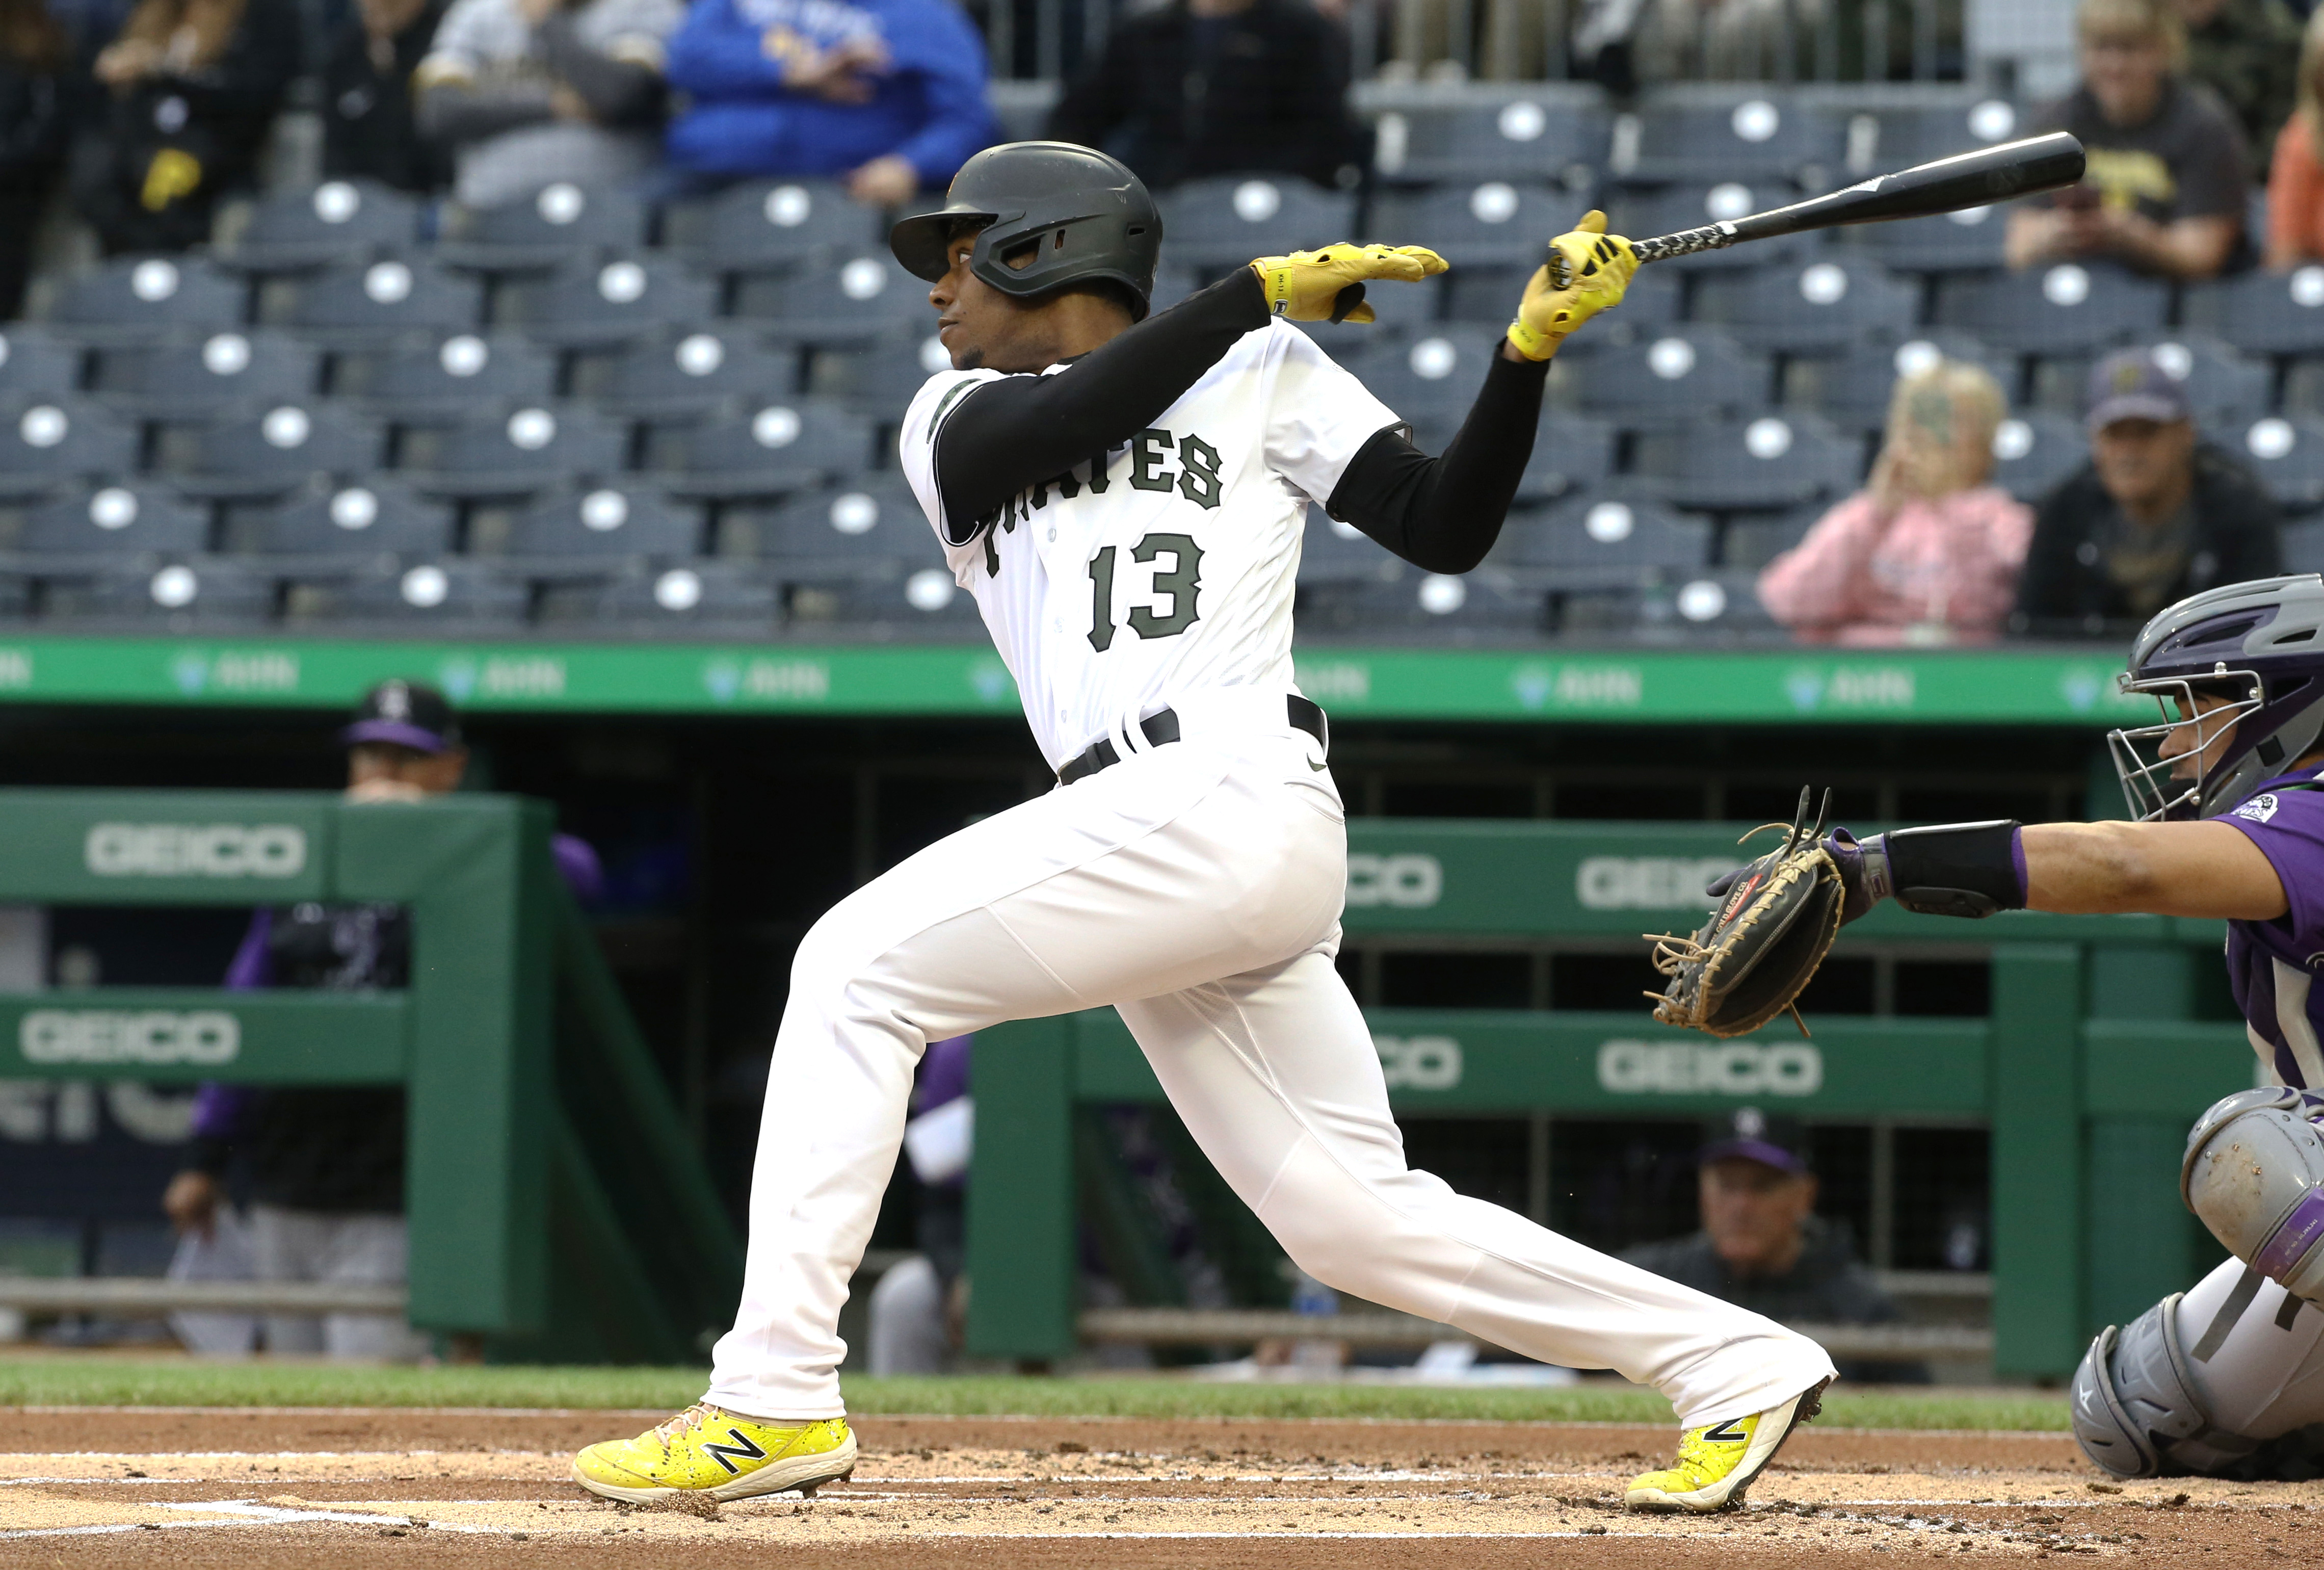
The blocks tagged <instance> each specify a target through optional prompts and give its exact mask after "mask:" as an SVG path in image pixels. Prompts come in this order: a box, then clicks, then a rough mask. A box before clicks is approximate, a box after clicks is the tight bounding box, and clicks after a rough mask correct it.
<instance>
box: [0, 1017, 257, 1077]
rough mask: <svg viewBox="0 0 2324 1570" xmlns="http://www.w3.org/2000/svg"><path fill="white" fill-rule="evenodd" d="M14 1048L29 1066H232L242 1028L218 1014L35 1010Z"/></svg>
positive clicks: (21, 1026)
mask: <svg viewBox="0 0 2324 1570" xmlns="http://www.w3.org/2000/svg"><path fill="white" fill-rule="evenodd" d="M16 1048H17V1050H18V1051H20V1052H22V1053H23V1055H24V1061H25V1062H27V1063H43V1064H50V1063H61V1064H73V1063H194V1064H204V1065H209V1064H219V1063H231V1062H233V1061H234V1060H235V1056H236V1055H237V1054H239V1053H240V1052H241V1050H242V1025H241V1022H240V1021H237V1020H236V1019H235V1017H234V1016H233V1015H232V1014H229V1013H226V1011H223V1010H219V1009H194V1010H189V1011H186V1012H183V1013H180V1012H178V1011H174V1010H170V1009H140V1010H129V1009H117V1010H116V1009H34V1010H33V1011H32V1012H30V1013H28V1014H26V1015H25V1016H24V1018H23V1022H22V1023H20V1024H19V1025H18V1026H17V1027H16Z"/></svg>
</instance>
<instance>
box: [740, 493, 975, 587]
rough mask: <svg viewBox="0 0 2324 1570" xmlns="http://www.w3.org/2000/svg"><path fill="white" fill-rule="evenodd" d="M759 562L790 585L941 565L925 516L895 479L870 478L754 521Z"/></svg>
mask: <svg viewBox="0 0 2324 1570" xmlns="http://www.w3.org/2000/svg"><path fill="white" fill-rule="evenodd" d="M752 522H753V523H754V525H755V527H754V532H755V534H756V536H757V541H756V542H757V545H758V550H759V554H760V555H761V557H762V558H764V559H768V560H770V561H772V562H774V563H775V564H776V571H777V572H778V573H779V575H780V576H781V577H783V578H784V580H785V581H786V582H794V583H796V582H816V581H823V580H825V579H827V578H831V577H855V576H859V575H861V574H862V573H863V572H864V571H866V570H867V569H868V568H872V567H873V566H875V565H876V564H879V563H884V562H897V561H905V562H912V561H922V560H925V561H927V562H928V563H930V564H932V565H933V564H939V563H940V562H941V559H942V554H941V552H940V551H939V550H938V549H937V546H936V533H935V531H933V530H931V529H929V527H928V520H927V514H926V513H923V512H921V511H920V504H919V503H918V501H916V500H915V499H914V498H913V496H912V493H911V491H910V489H909V488H908V487H907V486H906V485H904V483H903V480H902V479H901V478H900V477H899V476H894V475H866V476H861V477H859V478H857V479H855V480H852V481H848V482H845V483H843V484H841V485H835V486H833V487H832V488H831V489H829V490H826V491H815V492H810V493H809V494H806V495H802V496H797V497H794V498H792V499H791V500H790V501H788V502H787V503H782V504H781V505H779V506H776V507H772V508H770V509H768V510H766V511H765V512H764V513H762V514H761V515H760V516H758V517H757V518H755V519H754V520H752Z"/></svg>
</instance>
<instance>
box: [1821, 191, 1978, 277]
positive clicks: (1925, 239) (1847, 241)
mask: <svg viewBox="0 0 2324 1570" xmlns="http://www.w3.org/2000/svg"><path fill="white" fill-rule="evenodd" d="M2008 227H2009V223H2008V217H2007V209H2006V208H2001V207H1989V208H1961V209H1960V211H1958V212H1951V213H1941V214H1939V215H1938V216H1936V217H1928V218H1904V219H1902V220H1900V221H1898V222H1896V223H1891V224H1862V225H1858V226H1856V227H1853V228H1849V229H1842V230H1840V232H1839V233H1838V234H1837V235H1834V236H1833V240H1832V245H1833V248H1834V249H1836V250H1840V251H1853V252H1860V253H1861V254H1865V255H1867V256H1869V257H1871V258H1872V260H1874V261H1876V262H1877V263H1881V264H1882V265H1883V266H1886V267H1887V268H1890V269H1891V270H1893V271H1895V272H1938V273H1943V272H1978V271H1981V270H1984V269H1987V268H1995V267H1999V266H2000V265H2002V240H2003V237H2004V235H2005V234H2006V231H2007V229H2008Z"/></svg>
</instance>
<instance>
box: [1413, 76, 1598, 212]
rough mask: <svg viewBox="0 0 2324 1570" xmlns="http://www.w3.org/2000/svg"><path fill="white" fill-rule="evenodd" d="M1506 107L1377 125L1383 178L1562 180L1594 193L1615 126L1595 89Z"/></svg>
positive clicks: (1425, 113) (1462, 108) (1547, 94)
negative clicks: (1589, 188) (1593, 189)
mask: <svg viewBox="0 0 2324 1570" xmlns="http://www.w3.org/2000/svg"><path fill="white" fill-rule="evenodd" d="M1532 92H1533V93H1534V94H1537V96H1528V97H1522V98H1514V99H1512V100H1510V101H1509V102H1508V103H1506V104H1490V105H1487V104H1462V105H1457V106H1456V105H1447V106H1443V107H1441V108H1440V107H1436V106H1425V107H1424V106H1417V105H1415V106H1408V107H1403V108H1397V109H1391V110H1388V111H1387V112H1385V113H1383V114H1382V115H1380V116H1379V119H1378V120H1377V121H1376V122H1374V129H1373V142H1372V167H1373V170H1374V171H1375V172H1376V173H1378V174H1379V177H1380V178H1381V179H1382V180H1397V181H1405V180H1410V181H1417V182H1427V181H1434V180H1555V181H1558V182H1559V183H1561V184H1564V185H1567V186H1569V187H1576V188H1586V187H1588V186H1589V185H1591V183H1593V182H1594V181H1595V180H1596V179H1597V178H1598V171H1600V169H1602V168H1603V167H1604V166H1605V163H1606V154H1607V138H1608V137H1609V134H1611V131H1612V127H1613V120H1612V117H1611V116H1610V115H1608V114H1607V112H1606V106H1605V102H1604V100H1603V98H1602V97H1600V95H1599V94H1598V92H1597V91H1596V90H1595V89H1594V88H1588V89H1582V90H1579V91H1577V90H1575V89H1573V88H1563V89H1562V90H1561V89H1560V88H1554V87H1553V88H1547V89H1532Z"/></svg>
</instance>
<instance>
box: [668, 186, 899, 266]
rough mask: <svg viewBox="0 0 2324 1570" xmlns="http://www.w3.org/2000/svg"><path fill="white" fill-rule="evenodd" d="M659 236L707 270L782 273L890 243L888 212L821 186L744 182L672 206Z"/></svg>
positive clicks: (872, 251)
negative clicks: (713, 193) (712, 194)
mask: <svg viewBox="0 0 2324 1570" xmlns="http://www.w3.org/2000/svg"><path fill="white" fill-rule="evenodd" d="M662 231H663V234H662V243H663V244H664V245H666V246H668V247H669V249H670V250H671V251H674V252H676V253H677V254H679V255H681V256H683V257H685V258H686V259H687V261H688V262H690V263H693V264H694V265H695V266H696V267H699V268H701V269H702V270H703V271H705V272H741V273H750V272H788V271H790V270H792V269H794V268H798V267H802V266H806V265H808V264H810V263H819V262H827V261H830V260H832V259H833V258H835V257H841V256H857V255H866V254H877V253H878V251H879V250H880V249H881V247H882V246H884V245H886V244H887V243H888V220H887V215H886V214H885V213H883V212H881V210H880V209H879V208H871V207H866V206H864V205H863V204H862V202H859V201H855V200H853V199H851V198H850V197H849V196H848V194H847V190H846V188H845V187H844V186H841V185H839V184H838V183H836V182H835V181H832V180H747V181H745V182H743V183H742V184H741V185H736V186H730V187H728V188H727V189H724V190H723V191H720V192H719V193H717V194H716V195H715V196H708V197H699V198H695V199H688V200H685V201H679V202H674V203H672V204H671V205H670V207H669V208H668V209H667V210H666V211H665V212H664V213H663V215H662Z"/></svg>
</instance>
